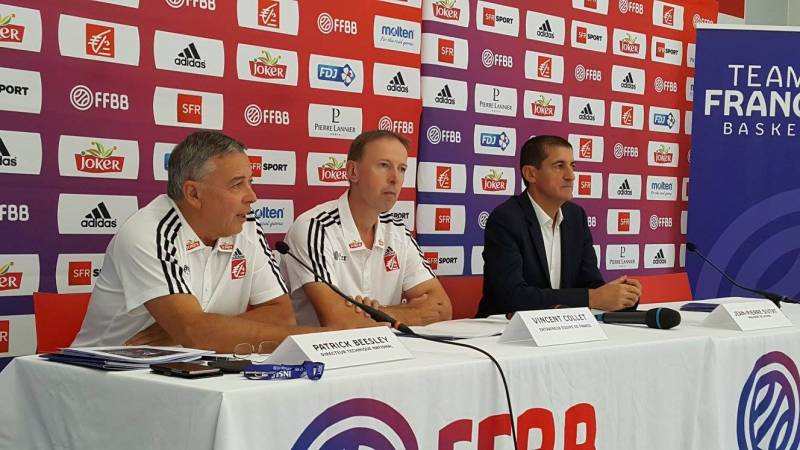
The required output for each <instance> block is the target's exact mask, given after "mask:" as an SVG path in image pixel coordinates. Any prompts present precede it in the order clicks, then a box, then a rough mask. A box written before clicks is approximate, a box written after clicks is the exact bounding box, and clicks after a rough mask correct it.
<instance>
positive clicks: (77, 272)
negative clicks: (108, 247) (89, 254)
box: [67, 261, 92, 286]
mask: <svg viewBox="0 0 800 450" xmlns="http://www.w3.org/2000/svg"><path fill="white" fill-rule="evenodd" d="M91 284H92V262H91V261H70V262H69V265H68V268H67V285H69V286H91Z"/></svg>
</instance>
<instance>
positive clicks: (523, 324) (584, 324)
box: [499, 307, 608, 347]
mask: <svg viewBox="0 0 800 450" xmlns="http://www.w3.org/2000/svg"><path fill="white" fill-rule="evenodd" d="M531 339H532V340H533V343H534V344H535V345H536V346H537V347H545V346H548V345H559V344H573V343H576V342H589V341H602V340H605V339H608V336H606V333H605V332H604V331H603V329H602V328H601V327H600V324H599V323H597V319H595V317H594V315H593V314H592V313H591V311H589V308H586V307H583V308H561V309H544V310H538V311H519V312H517V313H516V314H514V317H512V318H511V322H509V323H508V326H506V329H505V331H503V335H502V336H500V340H499V342H512V341H523V340H531Z"/></svg>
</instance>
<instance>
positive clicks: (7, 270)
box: [0, 261, 22, 291]
mask: <svg viewBox="0 0 800 450" xmlns="http://www.w3.org/2000/svg"><path fill="white" fill-rule="evenodd" d="M12 267H14V262H13V261H12V262H8V263H6V264H4V265H3V266H0V291H13V290H15V289H19V288H20V287H21V286H22V272H11V268H12Z"/></svg>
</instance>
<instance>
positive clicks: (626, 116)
mask: <svg viewBox="0 0 800 450" xmlns="http://www.w3.org/2000/svg"><path fill="white" fill-rule="evenodd" d="M620 123H621V124H622V125H623V126H626V127H632V126H633V106H628V105H622V108H621V109H620Z"/></svg>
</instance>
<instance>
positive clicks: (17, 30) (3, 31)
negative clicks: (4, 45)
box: [0, 13, 25, 44]
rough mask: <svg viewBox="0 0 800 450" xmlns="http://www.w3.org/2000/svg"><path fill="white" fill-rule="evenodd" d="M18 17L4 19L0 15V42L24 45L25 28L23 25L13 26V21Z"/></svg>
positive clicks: (10, 15)
mask: <svg viewBox="0 0 800 450" xmlns="http://www.w3.org/2000/svg"><path fill="white" fill-rule="evenodd" d="M15 17H17V15H16V14H13V13H12V14H9V15H8V16H5V17H3V16H2V15H0V42H13V43H15V44H20V43H22V40H23V39H25V27H24V26H22V25H11V21H12V20H14V18H15Z"/></svg>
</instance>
